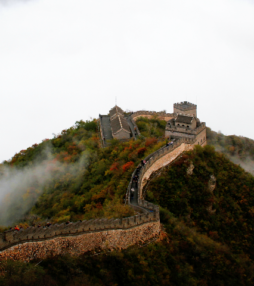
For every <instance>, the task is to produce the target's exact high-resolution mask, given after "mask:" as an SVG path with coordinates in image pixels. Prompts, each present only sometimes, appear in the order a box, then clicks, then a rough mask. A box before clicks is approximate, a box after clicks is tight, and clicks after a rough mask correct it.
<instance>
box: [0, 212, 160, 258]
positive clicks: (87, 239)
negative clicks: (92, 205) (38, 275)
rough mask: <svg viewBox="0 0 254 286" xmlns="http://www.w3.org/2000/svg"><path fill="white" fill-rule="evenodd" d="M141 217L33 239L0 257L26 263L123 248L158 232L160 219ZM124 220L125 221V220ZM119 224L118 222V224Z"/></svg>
mask: <svg viewBox="0 0 254 286" xmlns="http://www.w3.org/2000/svg"><path fill="white" fill-rule="evenodd" d="M142 218H143V216H141V217H140V216H136V218H135V217H131V218H129V220H128V223H129V224H130V225H132V227H130V225H128V227H127V224H125V226H124V228H114V229H104V230H100V231H90V232H85V233H84V232H83V233H81V234H80V235H77V234H76V233H75V234H72V235H69V236H54V237H53V238H49V239H47V240H44V241H43V240H41V239H38V240H35V239H34V240H32V241H29V242H25V241H23V242H22V243H20V244H18V245H15V246H12V247H9V248H8V249H6V250H4V251H1V252H0V260H2V259H7V258H11V259H13V260H23V261H25V262H29V261H31V260H33V259H45V258H47V257H48V256H55V255H60V254H61V255H62V254H67V253H68V254H71V255H75V256H76V255H80V254H82V253H87V252H89V251H94V250H95V249H96V250H97V251H98V250H102V251H103V250H106V251H108V250H115V249H118V250H120V249H125V248H127V247H129V246H131V245H134V244H137V243H142V242H143V241H147V240H149V239H152V238H154V237H156V236H157V235H158V233H159V232H160V222H159V220H157V221H149V222H146V223H142V224H139V223H140V221H139V219H142ZM126 223H127V222H126ZM117 226H118V227H119V225H117Z"/></svg>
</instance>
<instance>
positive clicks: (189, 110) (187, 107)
mask: <svg viewBox="0 0 254 286" xmlns="http://www.w3.org/2000/svg"><path fill="white" fill-rule="evenodd" d="M174 113H183V114H186V115H187V114H188V115H193V116H195V117H197V105H196V104H193V103H190V102H188V101H183V102H179V103H174Z"/></svg>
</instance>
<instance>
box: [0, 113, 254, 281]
mask: <svg viewBox="0 0 254 286" xmlns="http://www.w3.org/2000/svg"><path fill="white" fill-rule="evenodd" d="M136 122H137V125H138V128H139V130H140V132H141V135H140V136H139V138H138V140H136V141H134V140H130V141H128V142H123V143H122V142H119V141H118V140H112V142H111V145H110V146H108V147H106V148H101V142H100V139H99V137H98V130H97V122H96V121H87V122H82V121H79V122H77V123H76V124H75V126H74V127H71V128H70V129H68V130H64V131H63V132H62V133H61V134H59V135H58V136H55V138H53V139H52V140H45V141H44V142H42V143H40V144H38V145H34V146H32V147H31V148H28V149H27V150H22V151H21V152H20V153H19V154H16V155H15V156H14V157H13V158H12V159H11V160H10V161H6V162H4V164H3V165H2V166H1V167H2V170H3V168H4V167H5V168H6V167H8V168H11V169H12V168H16V169H17V170H18V171H20V172H22V170H27V172H30V171H32V170H34V169H36V167H37V166H38V165H39V166H45V170H46V171H45V172H44V173H43V174H44V176H45V178H46V179H47V180H46V182H45V183H43V184H42V185H40V184H39V183H40V182H39V181H38V180H33V181H32V185H31V186H26V189H24V190H25V192H24V193H20V194H19V195H18V196H17V194H15V195H14V194H13V196H9V197H7V198H6V199H5V211H6V210H10V207H11V205H12V204H14V206H15V211H16V214H15V213H14V212H13V209H11V211H10V212H9V213H7V214H8V216H5V219H6V220H7V221H10V220H11V219H12V218H13V223H14V222H16V221H17V220H16V221H15V220H14V219H16V218H17V217H18V216H20V214H23V213H24V214H25V216H24V217H23V220H24V221H23V224H26V223H27V224H29V223H43V222H46V221H47V220H51V221H52V222H64V221H67V220H73V221H75V220H79V219H84V218H96V217H109V218H111V217H126V216H130V215H131V214H132V212H133V210H132V209H131V208H129V207H128V206H125V205H123V202H124V198H125V192H126V186H127V185H128V183H129V180H130V176H131V173H132V171H133V170H134V168H135V167H136V166H137V165H138V163H139V162H140V160H141V159H142V158H144V157H145V156H146V155H148V154H150V153H152V152H153V151H155V150H157V149H159V148H160V147H161V146H164V145H165V143H166V140H165V139H164V137H163V135H164V129H165V125H166V122H165V121H163V120H159V119H158V118H156V117H154V118H152V119H148V118H139V119H138V120H137V121H136ZM209 132H210V133H211V134H212V135H213V136H210V135H209V134H210V133H209ZM222 136H223V135H221V134H216V133H214V132H212V131H210V130H209V129H208V130H207V139H208V144H209V143H212V144H214V145H215V147H216V148H217V149H218V146H221V147H223V148H224V149H222V151H223V152H224V153H225V154H226V155H232V154H229V153H228V152H230V150H231V149H232V148H231V149H230V147H231V146H233V147H234V148H235V150H236V151H235V153H234V154H233V155H235V156H237V158H238V157H239V158H241V159H244V158H243V157H242V156H241V154H242V153H243V151H244V154H245V156H246V158H245V159H247V158H249V157H250V158H251V156H252V150H253V146H254V144H253V140H248V139H246V138H241V137H237V136H233V137H232V136H231V137H228V136H223V138H224V140H220V139H218V138H221V137H222ZM228 138H234V141H233V140H231V141H230V140H229V139H228ZM212 140H213V141H212ZM221 142H223V144H222V143H221ZM241 142H242V143H241ZM244 142H248V144H243V143H244ZM241 144H242V145H241ZM239 146H242V148H238V147H239ZM192 164H193V167H194V169H193V168H190V166H191V165H192ZM189 169H193V170H192V171H191V172H190V173H191V174H188V170H189ZM39 170H40V171H41V169H39ZM43 170H44V169H43ZM47 171H48V172H50V173H51V174H52V173H53V176H52V177H48V176H47ZM2 172H3V175H2V176H6V173H4V172H5V170H3V171H2ZM4 174H5V175H4ZM253 191H254V178H253V176H251V175H250V174H249V173H246V172H245V171H244V170H243V169H242V168H241V167H240V166H238V165H235V164H234V163H232V162H230V161H229V159H228V158H226V157H225V155H224V154H222V153H218V152H216V151H215V150H214V149H213V148H212V147H211V146H206V147H204V148H201V147H199V146H198V147H196V149H195V150H194V151H190V152H187V153H185V154H184V155H182V156H181V157H180V158H179V159H178V160H176V161H175V162H174V163H173V164H171V165H170V166H168V167H166V168H165V169H163V170H161V171H160V172H158V173H157V174H155V176H154V178H153V179H152V180H150V181H149V184H148V185H147V188H146V194H147V199H148V200H150V201H151V202H155V203H157V204H159V205H160V206H161V207H162V208H161V222H162V223H163V230H162V232H161V235H160V237H159V239H158V240H157V241H156V242H151V243H150V244H149V245H148V246H145V247H142V248H139V247H135V246H134V247H132V248H129V249H127V250H126V251H124V252H120V251H119V252H117V251H115V252H113V253H112V254H102V255H99V256H90V255H93V254H87V255H86V256H81V257H77V258H73V257H57V258H52V259H51V258H49V259H47V260H45V261H43V262H41V263H40V264H39V266H36V265H35V264H36V261H35V262H34V264H33V263H30V264H27V265H25V264H22V263H19V262H11V261H9V262H8V263H7V264H5V263H3V264H2V266H1V267H2V268H1V270H2V271H7V272H5V273H6V274H5V275H4V276H2V277H1V278H0V283H3V285H15V283H17V281H19V282H18V283H19V284H20V285H35V284H36V285H84V283H85V285H252V284H253V274H252V273H253V267H254V264H253V252H252V248H251V245H252V244H253V241H252V237H253V227H254V226H253V223H252V221H253V219H252V215H253V213H252V212H253V208H254V201H253V199H254V198H253V194H254V193H253ZM8 203H9V204H8ZM25 206H26V207H25ZM3 214H4V212H3V211H2V213H1V218H2V217H3V216H2V215H3ZM14 269H15V271H14V272H15V273H16V275H17V276H16V275H13V270H14ZM24 272H25V273H29V275H24V274H23V273H24ZM11 273H12V274H11ZM9 275H10V276H9ZM1 279H2V280H1ZM4 283H5V284H4ZM7 283H9V284H7ZM22 283H23V284H22ZM149 283H150V284H149Z"/></svg>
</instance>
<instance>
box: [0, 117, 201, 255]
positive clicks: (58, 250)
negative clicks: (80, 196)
mask: <svg viewBox="0 0 254 286" xmlns="http://www.w3.org/2000/svg"><path fill="white" fill-rule="evenodd" d="M155 114H157V115H159V118H160V116H161V118H163V117H164V118H167V117H170V116H171V115H172V117H173V114H166V113H164V112H161V113H156V112H145V114H144V113H143V112H142V111H140V112H137V113H136V117H135V116H133V119H134V118H137V117H138V116H153V115H155ZM133 115H135V114H133ZM198 135H199V134H198ZM203 138H204V137H203V134H202V135H201V134H200V138H195V139H188V138H180V139H178V140H177V141H176V142H175V143H174V145H173V146H172V145H171V146H168V147H163V148H161V149H159V150H157V151H156V152H154V153H152V154H150V155H149V156H148V157H147V158H146V161H147V164H146V165H145V166H144V167H143V168H142V171H141V173H140V176H139V183H138V197H139V199H138V204H137V205H135V206H134V205H133V208H134V209H135V210H136V211H139V212H140V214H139V215H135V216H132V217H128V218H124V219H111V220H107V219H95V220H89V221H82V222H77V223H71V224H69V225H65V224H61V225H57V224H56V225H53V226H51V227H49V228H36V227H30V228H28V229H26V230H23V231H20V232H17V231H7V232H5V233H2V234H0V250H1V251H0V260H1V259H7V258H11V259H13V260H23V261H30V260H33V259H35V258H36V259H44V258H46V257H48V256H55V255H59V254H65V253H69V254H71V255H79V254H84V253H87V252H89V251H94V250H96V249H101V250H113V249H125V248H127V247H128V246H130V245H134V244H137V243H142V242H145V241H147V240H149V239H151V238H154V237H156V236H158V234H159V232H160V216H159V207H158V206H156V205H153V204H152V203H149V202H146V201H145V200H144V199H143V198H142V189H143V186H144V185H145V183H146V181H147V180H148V178H149V177H150V176H151V174H152V173H153V172H155V171H157V170H158V169H160V168H162V167H164V166H166V165H168V164H169V163H171V162H172V161H173V160H175V159H176V158H177V157H178V156H179V155H180V154H182V153H183V152H185V151H189V150H192V149H193V148H194V145H196V144H200V142H199V141H201V139H203ZM202 141H203V140H202ZM205 144H206V141H204V142H202V144H200V145H203V146H204V145H205ZM133 174H134V173H133ZM132 177H133V175H132ZM130 186H131V182H130V184H129V186H128V190H127V197H126V199H127V200H126V202H128V203H130ZM131 206H132V205H131ZM148 210H150V211H148Z"/></svg>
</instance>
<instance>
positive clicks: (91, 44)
mask: <svg viewBox="0 0 254 286" xmlns="http://www.w3.org/2000/svg"><path fill="white" fill-rule="evenodd" d="M0 96H1V105H0V108H1V112H0V132H1V133H0V134H1V149H0V162H1V161H3V160H8V159H10V158H11V157H12V156H13V155H14V154H15V153H17V152H19V151H20V150H22V149H26V148H27V147H29V146H31V145H32V144H34V143H40V142H41V141H42V140H43V139H45V138H52V137H53V135H52V133H55V134H58V133H59V132H61V130H63V129H66V128H69V127H71V126H72V125H74V124H75V121H77V120H80V119H83V120H87V119H89V118H90V117H92V118H97V117H98V114H99V113H100V114H107V113H108V111H109V109H110V108H112V107H113V106H114V105H115V98H116V97H117V104H118V105H119V106H120V107H121V108H123V109H124V110H126V109H128V110H132V111H135V110H141V109H144V110H155V111H161V110H165V109H166V110H167V112H172V111H173V103H174V102H180V101H183V100H188V101H190V102H193V103H197V104H198V117H199V118H200V119H201V121H205V122H206V123H207V126H209V127H211V128H212V129H213V130H215V131H219V130H220V131H221V132H222V133H224V134H226V135H231V134H236V135H242V136H246V137H249V138H252V139H254V131H253V130H254V129H253V126H252V124H253V123H254V122H253V119H254V115H253V108H254V1H250V0H249V1H247V0H239V1H238V0H211V1H207V0H200V1H198V0H193V1H187V0H186V1H183V0H174V1H172V0H167V1H163V0H161V1H148V0H144V1H139V0H128V1H119V0H116V1H111V0H107V1H105V0H102V1H96V0H91V1H89V0H86V1H85V0H26V1H21V0H0Z"/></svg>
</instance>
